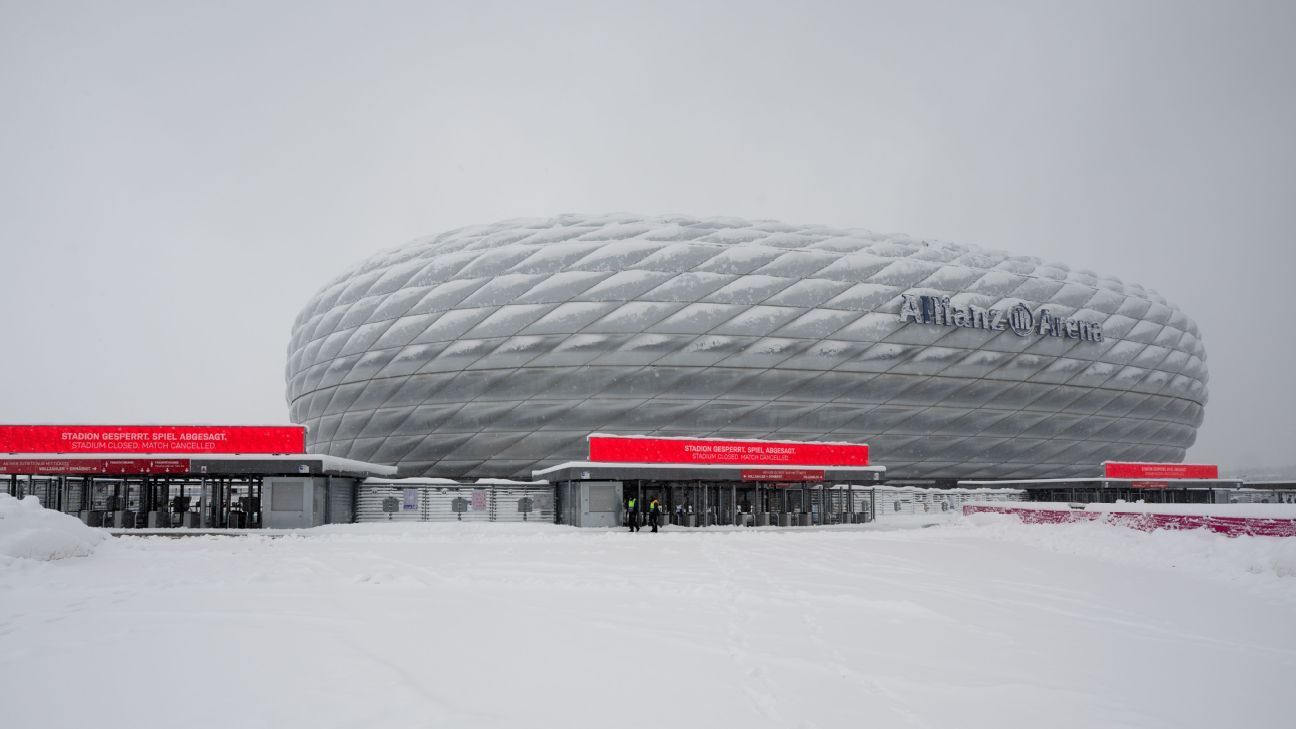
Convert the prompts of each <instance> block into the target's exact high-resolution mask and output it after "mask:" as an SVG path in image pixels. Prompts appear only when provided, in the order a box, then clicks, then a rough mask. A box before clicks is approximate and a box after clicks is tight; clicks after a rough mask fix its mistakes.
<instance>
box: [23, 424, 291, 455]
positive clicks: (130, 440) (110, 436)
mask: <svg viewBox="0 0 1296 729" xmlns="http://www.w3.org/2000/svg"><path fill="white" fill-rule="evenodd" d="M305 452H306V428H305V427H303V426H300V425H283V426H280V425H270V426H266V425H0V453H305Z"/></svg>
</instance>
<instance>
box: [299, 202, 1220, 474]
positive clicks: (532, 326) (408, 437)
mask: <svg viewBox="0 0 1296 729" xmlns="http://www.w3.org/2000/svg"><path fill="white" fill-rule="evenodd" d="M1205 360H1206V354H1205V350H1204V348H1203V345H1202V342H1201V339H1200V336H1199V334H1198V331H1197V326H1196V324H1194V323H1193V321H1192V320H1190V319H1189V318H1188V317H1187V316H1186V315H1184V313H1183V312H1182V311H1180V310H1179V309H1178V308H1176V307H1175V306H1174V305H1172V304H1170V303H1168V302H1166V300H1165V299H1164V298H1162V297H1161V296H1159V295H1157V294H1156V293H1154V292H1152V291H1150V290H1148V289H1145V288H1143V287H1142V286H1139V285H1137V284H1129V283H1125V282H1122V281H1121V280H1120V279H1117V278H1113V277H1110V276H1102V275H1099V274H1096V273H1093V272H1090V271H1083V270H1076V269H1072V268H1070V267H1069V266H1067V265H1065V264H1061V263H1046V262H1044V261H1041V260H1039V259H1037V258H1031V257H1025V256H1013V255H1008V254H1006V253H1001V252H997V251H989V250H983V249H979V248H975V247H968V246H961V245H954V244H949V243H938V242H929V241H923V240H918V239H914V238H910V237H907V236H900V235H879V234H875V233H870V232H867V231H864V230H857V229H837V228H830V227H825V226H812V225H787V224H783V223H777V222H769V221H747V220H739V219H733V218H709V219H697V218H690V217H683V216H662V217H643V216H633V215H607V216H579V215H567V216H560V217H556V218H551V219H547V220H542V219H527V220H509V221H503V222H499V223H495V224H492V225H483V226H474V227H468V228H462V229H459V230H454V231H450V232H447V233H443V234H441V235H438V236H435V237H432V238H428V239H424V240H419V241H416V242H414V243H411V244H409V245H406V246H403V247H400V248H396V249H393V250H390V251H387V252H384V253H380V254H378V255H376V256H374V257H372V258H370V259H369V260H367V261H365V262H364V263H362V264H360V265H359V266H357V267H355V268H353V269H352V270H350V271H348V272H346V273H345V274H343V275H341V276H339V277H337V278H336V279H334V280H333V281H331V282H329V283H328V284H327V285H326V286H324V288H323V289H321V290H320V291H319V293H317V294H316V295H315V296H314V297H313V298H312V299H311V300H310V302H309V303H308V304H307V306H306V307H305V309H304V310H303V311H302V312H301V314H300V315H299V316H298V318H297V320H296V323H295V324H294V327H293V333H292V341H291V344H290V346H289V357H288V366H287V373H286V375H287V381H288V401H289V404H290V408H291V416H292V419H293V420H294V422H297V423H301V424H304V425H306V426H307V427H308V434H307V442H308V449H309V450H310V452H312V453H320V454H327V455H334V456H341V457H346V458H353V459H358V460H363V461H371V462H378V463H389V464H395V465H398V466H399V467H400V471H401V475H403V476H425V475H426V476H444V477H449V478H468V477H501V478H519V479H528V478H530V477H531V473H532V471H533V470H535V469H540V468H544V467H547V466H553V465H555V464H558V463H562V462H568V461H579V460H582V459H584V458H585V457H586V455H587V450H586V448H587V446H586V437H587V436H588V435H589V434H590V433H595V432H599V433H612V434H646V435H654V436H692V437H720V438H734V439H778V440H798V441H838V442H840V441H849V442H858V443H868V444H869V445H870V447H871V452H872V457H873V460H874V462H876V463H878V464H881V465H884V466H886V467H887V469H888V475H889V476H890V477H892V478H913V479H943V478H951V479H954V478H961V479H968V478H1060V477H1075V476H1086V475H1090V476H1091V475H1093V474H1094V473H1095V469H1096V468H1097V464H1099V463H1100V462H1102V461H1105V460H1121V461H1156V462H1176V461H1181V460H1182V459H1183V457H1184V454H1185V450H1186V449H1187V448H1188V447H1189V446H1190V445H1191V444H1192V443H1193V441H1194V439H1195V438H1196V429H1197V427H1198V426H1199V425H1200V423H1201V421H1202V415H1203V407H1204V405H1205V402H1206V395H1207V392H1206V383H1207V369H1206V362H1205Z"/></svg>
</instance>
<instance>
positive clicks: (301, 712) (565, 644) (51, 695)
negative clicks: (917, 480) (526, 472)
mask: <svg viewBox="0 0 1296 729" xmlns="http://www.w3.org/2000/svg"><path fill="white" fill-rule="evenodd" d="M931 524H935V526H930V527H929V528H919V527H921V526H923V525H931ZM3 525H4V522H0V530H3V529H5V528H6V527H5V526H3ZM0 676H3V677H4V680H3V681H0V706H2V707H3V720H2V721H0V723H2V724H3V726H5V727H8V728H12V729H26V728H29V727H78V726H94V727H105V728H111V727H151V726H172V725H178V726H184V727H230V726H241V727H276V728H277V729H283V728H284V727H310V728H312V729H315V728H318V727H548V726H565V727H604V726H609V727H610V726H617V727H622V726H654V727H656V726H672V725H679V726H697V727H717V726H742V727H798V726H804V727H862V726H867V727H954V728H958V729H964V728H971V727H996V728H1010V727H1032V728H1038V727H1049V728H1050V729H1053V728H1057V727H1104V728H1108V727H1175V728H1176V729H1179V728H1182V727H1212V728H1216V727H1221V726H1247V727H1249V728H1253V729H1254V728H1258V727H1275V728H1277V727H1284V728H1286V727H1291V726H1293V721H1294V719H1293V717H1294V716H1296V706H1294V705H1293V700H1292V698H1291V694H1290V690H1291V686H1292V682H1293V679H1294V678H1296V540H1282V539H1277V538H1253V537H1244V538H1238V539H1229V538H1226V537H1221V536H1216V535H1211V534H1206V533H1187V532H1179V533H1151V534H1147V533H1142V532H1137V531H1133V530H1127V529H1120V528H1113V527H1109V526H1106V525H1102V524H1094V523H1086V524H1067V525H1056V526H1024V525H1022V524H1020V523H1018V522H1016V521H1015V520H1014V519H1012V518H1011V517H1003V516H1000V515H992V514H986V515H977V516H974V517H969V518H966V519H964V518H960V517H953V516H943V515H942V516H935V517H931V518H924V517H907V518H895V517H893V518H892V519H890V520H887V521H883V522H882V523H881V524H878V525H876V528H868V527H865V528H860V527H841V528H824V529H789V530H779V529H728V530H725V529H707V530H697V529H695V530H681V529H674V530H672V529H668V530H667V531H665V532H664V533H661V534H651V533H649V532H647V531H644V532H641V533H638V534H628V533H626V532H622V531H600V530H577V529H571V528H566V527H558V526H552V525H537V524H516V525H511V524H398V525H386V524H374V525H352V526H331V527H323V528H319V529H314V530H309V531H306V532H299V533H296V534H293V535H289V536H282V537H271V536H250V537H248V536H245V537H191V538H184V539H172V538H165V537H146V538H141V537H128V538H118V539H111V540H108V541H106V542H104V543H102V544H99V545H98V546H97V547H95V548H94V550H93V554H91V555H90V556H85V557H72V558H66V559H57V560H50V561H44V560H34V559H27V558H16V557H13V556H3V555H0Z"/></svg>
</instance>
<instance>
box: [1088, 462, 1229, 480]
mask: <svg viewBox="0 0 1296 729" xmlns="http://www.w3.org/2000/svg"><path fill="white" fill-rule="evenodd" d="M1103 475H1104V476H1106V477H1107V478H1140V479H1143V478H1146V479H1160V478H1219V466H1215V465H1207V464H1197V463H1124V462H1117V461H1107V462H1106V463H1104V464H1103Z"/></svg>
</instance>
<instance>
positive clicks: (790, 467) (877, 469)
mask: <svg viewBox="0 0 1296 729" xmlns="http://www.w3.org/2000/svg"><path fill="white" fill-rule="evenodd" d="M787 442H797V441H787ZM567 468H623V469H632V468H687V469H700V470H717V469H728V470H733V469H735V468H738V469H744V468H746V469H758V470H770V471H825V470H826V471H860V472H864V473H881V472H883V471H886V466H807V465H804V464H797V463H777V464H770V463H621V462H616V463H611V462H607V461H567V462H566V463H559V464H558V465H556V466H550V467H549V468H542V469H540V470H538V471H532V472H531V475H532V476H539V475H540V474H543V473H553V472H555V471H561V470H564V469H567Z"/></svg>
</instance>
